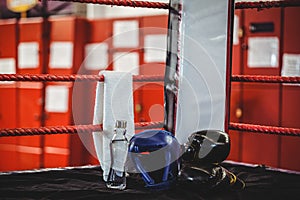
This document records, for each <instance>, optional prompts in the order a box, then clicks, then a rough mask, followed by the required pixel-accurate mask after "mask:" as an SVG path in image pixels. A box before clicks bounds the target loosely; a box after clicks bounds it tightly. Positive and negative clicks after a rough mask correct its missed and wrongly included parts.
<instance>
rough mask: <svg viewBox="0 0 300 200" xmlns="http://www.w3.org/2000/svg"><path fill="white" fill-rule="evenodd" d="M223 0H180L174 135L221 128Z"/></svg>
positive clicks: (182, 136)
mask: <svg viewBox="0 0 300 200" xmlns="http://www.w3.org/2000/svg"><path fill="white" fill-rule="evenodd" d="M228 2H229V1H226V0H201V1H199V0H182V13H181V17H182V18H181V19H182V21H181V22H180V23H181V24H180V26H179V43H180V44H179V59H180V61H179V67H178V68H179V80H178V81H179V83H178V96H177V97H178V101H177V116H176V133H175V135H176V137H177V139H178V140H179V142H180V143H185V142H186V141H187V138H188V136H189V135H190V134H191V133H193V132H195V131H199V130H204V129H217V130H221V131H224V123H225V115H226V114H225V105H226V104H225V101H226V70H227V67H226V53H227V31H228V30H227V29H228V25H227V23H228V6H229V3H228Z"/></svg>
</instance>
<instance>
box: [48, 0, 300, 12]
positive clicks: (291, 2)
mask: <svg viewBox="0 0 300 200" xmlns="http://www.w3.org/2000/svg"><path fill="white" fill-rule="evenodd" d="M48 1H64V2H78V3H92V4H103V5H111V6H127V7H140V8H157V9H169V8H170V7H169V4H168V3H162V2H149V1H132V0H48ZM295 6H300V1H299V0H285V1H257V2H237V3H235V9H253V8H256V9H259V10H260V9H264V8H279V7H295Z"/></svg>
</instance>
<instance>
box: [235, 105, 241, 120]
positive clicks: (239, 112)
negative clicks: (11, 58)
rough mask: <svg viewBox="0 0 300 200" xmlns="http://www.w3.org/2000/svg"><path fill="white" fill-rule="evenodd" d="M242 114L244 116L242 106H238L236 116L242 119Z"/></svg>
mask: <svg viewBox="0 0 300 200" xmlns="http://www.w3.org/2000/svg"><path fill="white" fill-rule="evenodd" d="M242 116H243V110H242V109H241V108H237V109H236V110H235V117H236V118H237V119H240V118H241V117H242Z"/></svg>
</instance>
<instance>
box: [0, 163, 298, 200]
mask: <svg viewBox="0 0 300 200" xmlns="http://www.w3.org/2000/svg"><path fill="white" fill-rule="evenodd" d="M221 165H222V166H223V167H225V168H227V169H228V170H229V171H231V172H233V173H234V174H236V175H237V177H239V178H240V179H241V180H243V181H244V182H245V184H246V187H245V188H244V189H233V188H224V187H220V188H214V189H209V190H207V189H203V186H201V185H199V184H196V183H195V184H194V183H191V184H185V183H182V182H179V181H178V182H177V183H176V184H175V186H173V187H172V188H171V189H168V190H164V191H153V190H150V189H147V188H144V182H143V181H142V179H140V178H139V176H135V175H133V176H129V177H128V178H127V189H126V190H124V191H118V190H111V189H107V188H106V186H105V184H104V182H103V181H102V177H101V169H100V166H83V167H70V168H60V169H44V170H38V171H21V172H8V173H1V174H0V199H114V200H118V199H120V200H127V199H128V200H129V199H130V200H134V199H141V200H148V199H162V200H168V199H170V200H171V199H172V200H177V199H178V200H179V199H205V200H206V199H212V200H234V199H240V200H242V199H256V200H257V199H286V200H287V199H297V198H298V197H299V196H300V174H299V173H295V172H289V171H279V170H275V169H271V168H267V167H265V166H255V165H248V164H247V165H245V164H242V163H233V162H223V163H222V164H221Z"/></svg>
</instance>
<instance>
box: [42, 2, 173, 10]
mask: <svg viewBox="0 0 300 200" xmlns="http://www.w3.org/2000/svg"><path fill="white" fill-rule="evenodd" d="M48 1H64V2H77V3H92V4H102V5H110V6H127V7H139V8H157V9H169V4H168V3H162V2H149V1H132V0H48Z"/></svg>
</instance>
